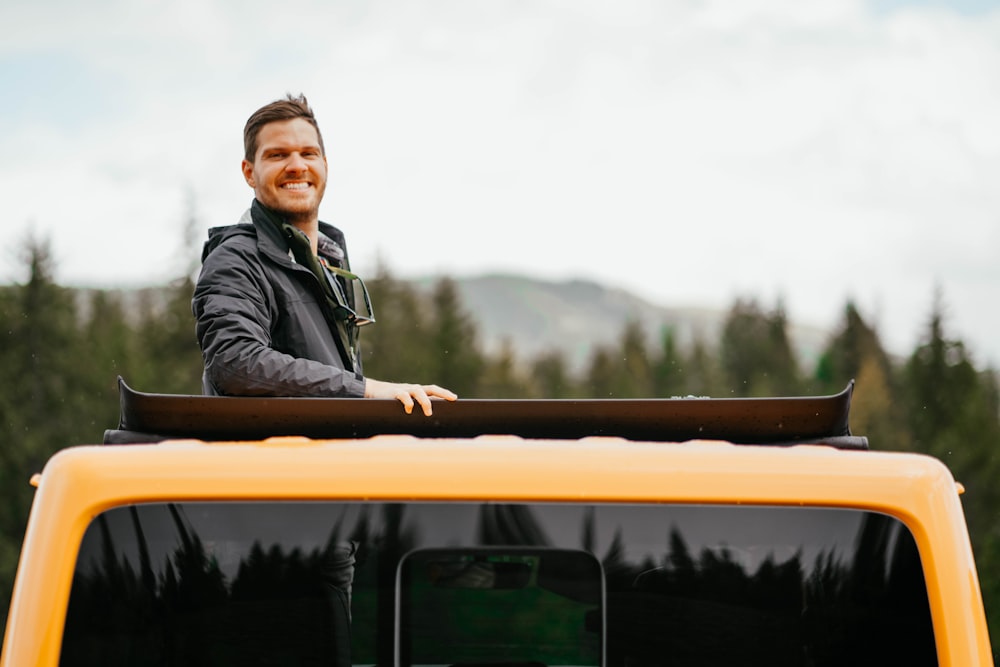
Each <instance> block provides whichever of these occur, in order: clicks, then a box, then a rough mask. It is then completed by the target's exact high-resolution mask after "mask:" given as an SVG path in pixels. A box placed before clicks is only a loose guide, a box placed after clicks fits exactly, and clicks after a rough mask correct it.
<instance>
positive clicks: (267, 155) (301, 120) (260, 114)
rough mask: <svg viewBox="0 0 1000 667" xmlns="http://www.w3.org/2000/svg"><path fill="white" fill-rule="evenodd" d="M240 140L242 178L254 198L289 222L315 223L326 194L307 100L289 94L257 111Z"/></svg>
mask: <svg viewBox="0 0 1000 667" xmlns="http://www.w3.org/2000/svg"><path fill="white" fill-rule="evenodd" d="M243 142H244V151H245V155H244V159H243V165H242V168H243V177H244V178H245V179H246V182H247V185H249V186H250V187H251V188H253V190H254V195H255V196H256V197H257V200H258V201H259V202H260V203H262V204H264V205H265V206H267V207H268V208H270V209H272V210H274V211H277V212H278V213H281V214H284V215H285V216H286V217H287V218H288V220H289V222H291V223H293V224H296V225H304V224H305V225H311V224H314V223H315V222H316V221H317V220H318V219H319V204H320V201H322V199H323V193H324V191H325V190H326V151H325V149H324V147H323V137H322V136H321V135H320V131H319V126H318V125H317V124H316V117H315V116H314V115H313V112H312V109H310V108H309V103H308V102H307V101H306V98H305V97H304V96H302V95H299V96H298V97H292V96H291V95H289V96H288V98H287V99H284V100H277V101H275V102H271V103H270V104H268V105H266V106H263V107H261V108H260V109H258V110H257V111H255V112H254V114H253V115H252V116H250V119H249V120H247V124H246V127H245V128H244V131H243Z"/></svg>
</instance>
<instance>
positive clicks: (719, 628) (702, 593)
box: [62, 503, 936, 665]
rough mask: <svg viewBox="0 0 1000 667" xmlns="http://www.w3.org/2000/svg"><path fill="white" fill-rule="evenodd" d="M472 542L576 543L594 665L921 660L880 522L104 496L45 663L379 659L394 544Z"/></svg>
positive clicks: (899, 568)
mask: <svg viewBox="0 0 1000 667" xmlns="http://www.w3.org/2000/svg"><path fill="white" fill-rule="evenodd" d="M472 547H477V548H483V547H490V548H492V549H494V551H496V550H502V549H503V548H512V547H520V548H532V549H539V548H545V549H558V550H573V551H576V552H583V553H586V554H590V555H592V556H593V557H594V559H595V562H597V563H599V566H600V569H601V576H602V577H603V580H604V586H605V588H606V598H605V605H604V610H603V615H602V617H601V618H600V620H599V621H598V622H597V624H596V627H595V625H594V616H593V615H592V614H591V615H590V617H589V620H587V619H584V615H581V616H580V619H578V620H575V621H574V623H575V622H579V623H580V624H581V627H580V631H581V633H584V634H581V637H588V636H590V635H586V634H585V633H588V632H589V633H594V632H596V633H598V638H599V639H601V638H602V639H603V642H601V645H602V646H603V652H604V654H605V660H606V663H607V664H609V665H645V664H649V665H654V664H655V665H662V664H671V665H715V664H719V665H722V664H725V665H732V664H740V665H752V664H767V665H834V664H843V663H846V662H848V661H850V662H851V663H854V664H861V665H865V664H896V663H904V664H908V665H925V664H927V665H933V664H936V656H935V648H934V644H933V632H932V629H931V625H930V616H929V611H928V606H927V597H926V591H925V588H924V583H923V577H922V572H921V568H920V560H919V555H918V553H917V550H916V547H915V544H914V543H913V539H912V537H911V536H910V534H909V532H908V531H907V530H906V528H905V527H904V526H903V525H902V524H901V523H900V522H898V521H896V520H895V519H892V518H891V517H887V516H883V515H879V514H874V513H870V512H860V511H854V510H840V509H817V508H798V507H794V508H791V507H743V506H740V507H729V506H682V505H613V504H608V505H574V504H502V503H406V504H399V503H395V504H393V503H186V504H154V505H140V506H132V507H124V508H117V509H114V510H111V511H108V512H106V513H104V514H102V515H101V516H99V517H98V518H97V519H96V520H95V521H94V523H93V524H92V525H91V526H90V528H89V529H88V531H87V534H86V537H85V540H84V543H83V545H82V549H81V553H80V557H79V562H78V567H77V573H76V577H75V580H74V587H73V592H72V596H71V601H70V608H69V611H68V616H67V626H66V636H65V640H64V647H63V649H64V650H63V656H62V664H63V665H91V664H93V665H96V664H100V665H188V664H206V665H215V664H219V665H230V664H239V665H271V664H282V665H311V664H324V665H329V664H380V665H389V664H393V661H394V659H395V654H394V642H395V636H396V633H397V627H396V622H397V621H396V605H397V576H398V570H399V564H400V561H401V559H402V558H403V556H404V555H405V554H408V553H410V552H413V551H415V550H426V549H450V550H455V549H463V548H465V549H469V548H472ZM504 594H506V595H513V594H511V593H509V592H507V593H504ZM442 599H445V598H442ZM534 613H535V614H536V616H537V618H536V619H535V621H536V622H535V623H534V624H535V625H539V624H541V625H542V626H543V627H544V625H545V624H546V623H553V622H554V621H553V619H554V618H556V617H557V616H558V613H557V612H552V611H551V609H549V610H543V609H540V610H538V611H536V612H534ZM574 618H575V617H574ZM525 622H526V623H528V624H529V625H530V624H531V619H530V617H529V620H528V621H525ZM588 623H589V626H588V625H587V624H588ZM595 645H596V644H595ZM543 664H550V663H543ZM551 664H556V663H551Z"/></svg>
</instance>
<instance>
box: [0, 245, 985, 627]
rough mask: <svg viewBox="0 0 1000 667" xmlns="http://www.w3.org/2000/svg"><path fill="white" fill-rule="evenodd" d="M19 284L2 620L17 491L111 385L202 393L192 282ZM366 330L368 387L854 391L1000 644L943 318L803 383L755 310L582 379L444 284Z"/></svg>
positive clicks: (384, 291)
mask: <svg viewBox="0 0 1000 667" xmlns="http://www.w3.org/2000/svg"><path fill="white" fill-rule="evenodd" d="M24 268H25V274H26V277H25V279H24V280H23V281H22V282H21V283H18V284H14V285H10V286H6V287H0V322H2V325H3V326H2V329H0V332H2V335H3V337H4V341H3V344H2V345H0V373H2V380H3V382H2V384H0V433H2V443H3V444H2V445H0V488H3V489H4V499H5V502H4V503H2V504H0V609H2V610H3V614H4V618H6V612H7V607H8V604H9V599H10V592H11V587H12V585H13V576H14V571H15V568H16V564H17V557H18V553H19V549H20V544H21V539H22V537H23V532H24V526H25V522H26V520H27V515H28V509H29V506H30V502H31V497H32V494H31V488H30V486H29V485H28V480H29V477H30V476H31V474H33V473H35V472H38V471H40V470H41V468H42V466H43V465H44V463H45V461H46V460H47V459H48V457H49V456H51V455H52V454H53V453H54V452H55V451H57V450H58V449H61V448H63V447H66V446H68V445H72V444H85V443H97V442H100V441H101V439H102V436H103V431H104V430H105V429H107V428H114V427H115V426H116V425H117V421H118V398H117V386H116V382H115V380H116V377H117V376H119V375H121V376H123V377H125V378H126V379H127V380H128V382H129V384H130V385H132V386H133V387H135V388H137V389H140V390H143V391H156V392H163V393H187V394H190V393H199V392H200V390H201V380H200V375H201V355H200V352H199V350H198V347H197V343H196V341H195V338H194V322H193V319H192V316H191V311H190V298H191V291H192V289H193V284H192V282H191V280H190V278H180V279H178V280H177V281H176V282H175V283H173V284H171V285H169V286H166V287H163V288H156V289H149V290H144V291H140V292H138V293H133V292H130V293H127V294H126V293H118V292H111V291H81V290H77V289H70V288H66V287H63V286H60V285H59V284H58V283H57V281H56V280H55V277H54V273H53V262H52V259H51V256H50V253H49V250H48V247H47V245H46V244H45V243H43V242H36V241H29V243H28V244H27V246H26V249H25V256H24ZM368 284H369V289H370V291H371V294H372V300H373V302H374V304H375V309H376V316H377V318H378V323H377V324H376V325H374V326H372V327H368V328H366V329H365V330H364V331H363V333H362V345H363V350H364V366H365V372H366V374H367V375H370V376H372V377H377V378H383V379H387V380H398V381H413V382H434V383H437V384H440V385H442V386H445V387H448V388H450V389H453V390H455V391H456V392H458V394H459V395H460V396H463V397H470V398H471V397H482V398H485V397H499V398H525V397H526V398H532V397H536V398H542V397H544V398H584V397H599V398H629V397H670V396H687V395H695V396H713V397H741V396H780V395H797V394H811V395H815V394H830V393H836V392H838V391H840V390H842V389H843V388H844V387H845V386H846V385H847V383H848V382H849V381H850V380H851V379H855V380H856V381H857V386H856V389H855V394H854V402H853V406H852V410H851V427H852V430H853V431H854V433H856V434H862V435H867V436H868V437H869V439H870V440H871V443H872V446H873V448H876V449H894V450H910V451H918V452H924V453H928V454H931V455H934V456H936V457H938V458H940V459H941V460H942V461H944V462H945V463H946V464H947V465H948V466H949V468H950V469H951V470H952V472H953V473H954V474H955V476H956V478H957V479H959V480H960V481H961V482H962V483H963V485H964V486H965V488H966V489H967V493H966V495H965V496H964V497H963V502H964V505H965V509H966V513H967V517H968V520H969V527H970V531H971V534H972V540H973V546H974V549H975V551H976V557H977V561H978V565H979V573H980V578H981V583H982V586H983V592H984V596H985V599H986V604H987V611H988V614H989V616H990V620H991V627H992V628H993V629H994V632H993V633H992V634H993V637H994V641H995V643H996V642H1000V514H998V512H997V509H998V508H1000V485H996V484H993V483H992V482H993V480H995V479H997V475H998V472H1000V457H998V456H997V451H998V448H1000V390H998V383H997V374H996V372H995V371H994V370H992V369H983V368H977V367H976V365H975V363H974V360H973V359H972V357H971V355H970V353H969V351H968V350H967V349H966V347H965V346H964V344H963V343H962V341H960V340H957V339H954V338H951V337H949V336H948V335H947V333H946V331H945V321H944V315H943V313H944V304H943V303H942V301H941V299H940V297H938V296H935V297H934V298H932V299H930V301H929V308H928V310H929V313H928V317H927V321H926V322H925V323H923V324H918V325H917V326H920V327H921V332H922V333H921V342H920V343H919V345H918V346H917V348H916V349H915V350H913V351H912V353H911V354H910V355H909V356H907V357H905V358H901V359H899V358H893V357H890V355H888V354H887V353H886V351H885V350H884V349H883V347H882V345H881V343H880V341H879V337H878V333H877V331H876V330H875V328H874V327H872V326H871V325H870V324H869V323H867V322H866V321H865V320H864V318H863V317H862V316H861V314H860V313H859V312H858V311H857V309H856V308H855V307H854V306H853V305H851V304H847V305H846V306H845V308H844V314H843V318H842V320H841V322H840V324H839V325H838V327H837V329H836V331H834V332H833V333H832V335H831V338H830V340H829V344H828V345H827V347H826V349H825V350H824V352H823V354H822V355H821V357H820V359H819V362H818V363H817V364H816V366H815V367H813V368H803V367H801V365H800V363H799V360H798V359H797V357H796V355H795V353H794V350H793V348H792V346H791V343H790V340H789V338H788V333H787V330H788V322H787V318H786V314H785V313H784V312H783V310H782V308H781V307H780V306H777V307H774V308H767V307H764V306H762V305H761V304H760V303H759V302H757V301H755V300H753V299H744V300H738V301H736V302H735V303H734V304H733V305H732V306H731V308H730V310H729V312H728V314H727V317H726V320H725V324H724V326H723V329H722V332H721V334H720V336H719V339H718V340H696V341H694V342H693V343H690V344H688V345H684V346H682V345H680V344H679V343H678V341H677V339H676V337H675V336H674V333H673V332H672V331H671V330H669V329H668V330H665V331H663V332H662V334H661V336H660V338H659V339H658V340H656V341H650V340H648V337H647V335H646V333H645V331H644V329H643V328H642V326H641V324H640V323H639V322H629V323H625V324H624V325H623V328H622V331H621V335H620V337H619V339H618V340H617V341H616V342H614V343H613V344H609V345H605V346H602V347H598V348H596V349H594V350H592V352H591V354H590V356H589V358H588V360H587V361H586V363H585V365H584V367H583V368H582V369H574V368H573V367H571V365H570V363H569V362H568V360H567V357H566V356H565V354H564V353H563V352H562V351H560V350H551V351H549V352H547V353H545V354H542V355H540V356H537V357H534V358H525V357H524V355H523V354H520V353H519V351H518V342H517V341H516V340H509V341H505V342H504V343H503V344H502V345H501V346H500V347H499V349H497V350H493V351H491V352H485V351H484V344H483V341H482V340H481V339H480V336H479V332H478V330H477V325H476V322H475V321H473V320H472V318H471V317H470V316H469V315H468V313H467V311H466V310H465V309H464V307H463V304H462V303H461V301H460V298H459V294H458V291H457V288H456V285H455V284H454V283H453V282H452V281H450V280H448V279H442V280H440V281H439V282H438V283H437V284H435V285H434V286H433V287H432V288H431V289H430V291H427V290H424V289H419V288H417V287H415V286H413V285H412V284H410V283H407V282H405V281H402V280H399V279H397V278H395V277H394V276H392V275H391V274H390V273H389V271H388V270H386V269H382V270H380V272H379V274H378V275H377V276H375V277H374V278H373V279H372V280H370V281H369V283H368Z"/></svg>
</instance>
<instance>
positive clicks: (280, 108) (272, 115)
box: [243, 93, 326, 162]
mask: <svg viewBox="0 0 1000 667" xmlns="http://www.w3.org/2000/svg"><path fill="white" fill-rule="evenodd" d="M295 118H302V119H304V120H306V121H308V122H309V124H310V125H312V126H313V127H314V128H316V136H317V137H319V147H320V150H322V151H323V154H324V155H325V154H326V148H325V147H324V146H323V134H322V133H321V132H320V131H319V125H318V124H317V123H316V116H315V115H313V110H312V108H310V106H309V102H308V101H307V100H306V96H305V95H303V94H302V93H299V95H298V96H297V97H293V96H292V94H291V93H288V94H287V95H286V97H285V99H283V100H275V101H274V102H271V103H270V104H265V105H264V106H262V107H261V108H259V109H257V110H256V111H254V112H253V114H252V115H251V116H250V118H248V119H247V124H246V126H245V127H244V128H243V152H244V157H245V158H246V159H247V162H253V159H254V156H256V155H257V135H258V134H260V130H261V128H262V127H264V126H265V125H267V124H268V123H274V122H275V121H280V120H293V119H295Z"/></svg>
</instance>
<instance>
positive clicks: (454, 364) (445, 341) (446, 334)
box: [425, 278, 513, 396]
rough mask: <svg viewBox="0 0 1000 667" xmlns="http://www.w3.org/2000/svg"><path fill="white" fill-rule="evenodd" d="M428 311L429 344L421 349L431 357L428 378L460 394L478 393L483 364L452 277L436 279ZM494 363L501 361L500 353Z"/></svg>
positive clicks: (475, 335)
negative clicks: (431, 327) (424, 348)
mask: <svg viewBox="0 0 1000 667" xmlns="http://www.w3.org/2000/svg"><path fill="white" fill-rule="evenodd" d="M432 312H433V324H432V326H433V329H432V336H431V344H430V347H429V348H428V349H427V350H425V354H427V355H428V356H429V357H431V359H433V360H434V363H433V366H432V368H433V371H432V376H431V377H432V378H433V380H431V381H433V382H434V384H438V385H441V386H442V387H447V388H448V389H451V390H452V391H454V392H456V393H457V394H459V395H460V396H462V395H467V396H472V395H478V392H479V385H480V381H481V377H480V376H481V374H482V373H483V369H484V365H485V364H484V360H483V355H482V353H481V352H480V351H479V340H478V338H479V335H478V332H477V329H476V325H475V323H474V322H473V321H472V318H471V317H470V316H469V315H468V313H466V312H465V310H464V308H463V307H462V303H461V298H460V296H459V294H458V288H457V287H456V285H455V281H454V280H452V279H450V278H442V279H441V280H439V281H438V282H437V284H436V285H435V287H434V294H433V311H432ZM502 354H503V350H501V355H502ZM510 356H511V357H512V356H513V353H512V352H510ZM498 363H500V364H501V365H502V364H503V359H502V356H501V358H500V359H499V360H498Z"/></svg>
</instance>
